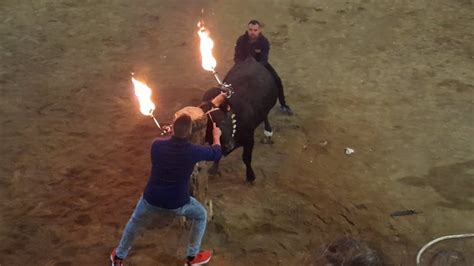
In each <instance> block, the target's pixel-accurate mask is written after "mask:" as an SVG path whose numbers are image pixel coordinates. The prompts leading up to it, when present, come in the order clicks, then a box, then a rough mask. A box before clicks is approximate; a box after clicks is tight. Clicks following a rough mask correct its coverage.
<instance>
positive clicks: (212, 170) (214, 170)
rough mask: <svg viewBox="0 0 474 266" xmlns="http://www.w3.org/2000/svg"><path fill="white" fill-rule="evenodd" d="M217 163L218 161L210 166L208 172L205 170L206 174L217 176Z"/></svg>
mask: <svg viewBox="0 0 474 266" xmlns="http://www.w3.org/2000/svg"><path fill="white" fill-rule="evenodd" d="M219 162H220V161H216V162H214V163H213V164H212V166H211V167H210V168H209V170H207V172H208V173H209V174H210V175H217V173H218V172H219Z"/></svg>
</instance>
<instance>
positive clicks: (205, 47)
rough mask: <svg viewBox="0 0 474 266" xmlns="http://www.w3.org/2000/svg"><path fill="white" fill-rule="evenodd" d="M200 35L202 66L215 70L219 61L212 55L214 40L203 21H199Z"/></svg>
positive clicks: (205, 68) (208, 69)
mask: <svg viewBox="0 0 474 266" xmlns="http://www.w3.org/2000/svg"><path fill="white" fill-rule="evenodd" d="M198 28H199V30H198V35H199V39H200V40H201V46H200V47H201V57H202V67H203V68H204V70H207V71H212V72H215V70H214V69H215V68H216V65H217V61H216V59H215V58H214V56H213V55H212V48H213V47H214V41H213V40H212V39H211V38H210V37H209V31H208V30H207V29H206V28H205V27H204V26H203V24H202V23H201V22H199V23H198Z"/></svg>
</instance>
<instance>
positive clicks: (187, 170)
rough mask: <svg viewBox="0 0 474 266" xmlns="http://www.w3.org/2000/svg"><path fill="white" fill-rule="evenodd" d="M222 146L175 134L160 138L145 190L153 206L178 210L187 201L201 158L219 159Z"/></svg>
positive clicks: (154, 150)
mask: <svg viewBox="0 0 474 266" xmlns="http://www.w3.org/2000/svg"><path fill="white" fill-rule="evenodd" d="M220 157H221V146H219V145H213V146H211V147H209V146H201V145H195V144H193V143H191V142H189V141H188V140H185V139H179V138H175V137H171V138H168V139H156V140H155V141H153V144H152V145H151V164H152V166H151V174H150V177H149V179H148V183H147V185H146V187H145V191H144V192H143V197H144V199H145V200H146V201H147V202H148V203H150V204H151V205H154V206H157V207H161V208H165V209H177V208H179V207H182V206H183V205H185V204H187V203H188V202H189V200H190V198H189V188H188V184H189V178H190V176H191V174H192V172H193V169H194V165H195V164H196V163H197V162H200V161H217V160H219V159H220Z"/></svg>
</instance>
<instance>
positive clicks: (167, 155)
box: [110, 115, 221, 266]
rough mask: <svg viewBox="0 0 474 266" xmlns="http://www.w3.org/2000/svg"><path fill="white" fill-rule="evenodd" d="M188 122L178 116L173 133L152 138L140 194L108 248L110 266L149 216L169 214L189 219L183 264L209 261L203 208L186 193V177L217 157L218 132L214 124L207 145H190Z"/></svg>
mask: <svg viewBox="0 0 474 266" xmlns="http://www.w3.org/2000/svg"><path fill="white" fill-rule="evenodd" d="M191 129H192V121H191V118H190V117H189V116H188V115H181V116H180V117H178V118H177V119H176V120H175V121H174V123H173V136H172V137H171V138H167V139H156V140H155V141H154V142H153V144H152V146H151V174H150V177H149V179H148V183H147V185H146V187H145V191H144V192H143V195H142V196H141V197H140V200H139V201H138V203H137V206H136V207H135V211H134V212H133V214H132V216H131V217H130V220H129V221H128V223H127V225H126V226H125V230H124V232H123V235H122V238H121V240H120V243H119V245H118V246H117V248H115V249H114V250H113V251H112V254H111V255H110V259H111V261H112V266H122V265H123V260H124V259H125V257H126V256H127V255H128V251H129V250H130V248H131V247H132V242H133V240H134V238H135V236H136V233H137V231H138V230H139V229H141V228H142V227H143V225H144V224H145V223H146V222H147V221H148V219H149V218H151V217H152V216H153V215H158V216H159V215H160V214H161V215H164V214H172V215H176V216H184V217H186V218H187V219H189V220H192V227H191V239H190V242H189V246H188V251H187V261H186V265H192V266H194V265H202V264H204V263H207V262H209V260H210V259H211V256H212V252H210V251H201V252H200V246H201V240H202V238H203V236H204V233H205V231H206V223H207V211H206V209H205V208H204V207H203V206H202V205H201V204H200V203H199V202H198V201H197V200H196V199H195V198H193V197H191V196H190V195H189V188H188V184H189V178H190V176H191V173H192V172H193V169H194V165H195V164H196V163H197V162H199V161H217V160H219V159H220V157H221V144H220V140H219V138H220V135H221V131H220V129H219V128H217V127H216V125H215V124H214V129H213V131H212V134H213V138H214V142H213V145H212V146H211V147H205V146H201V145H195V144H192V143H191V142H190V141H189V140H188V138H189V137H190V136H191Z"/></svg>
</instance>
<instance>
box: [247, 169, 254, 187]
mask: <svg viewBox="0 0 474 266" xmlns="http://www.w3.org/2000/svg"><path fill="white" fill-rule="evenodd" d="M245 181H246V182H247V183H251V184H253V183H254V182H255V174H254V173H253V171H247V177H246V180H245Z"/></svg>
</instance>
